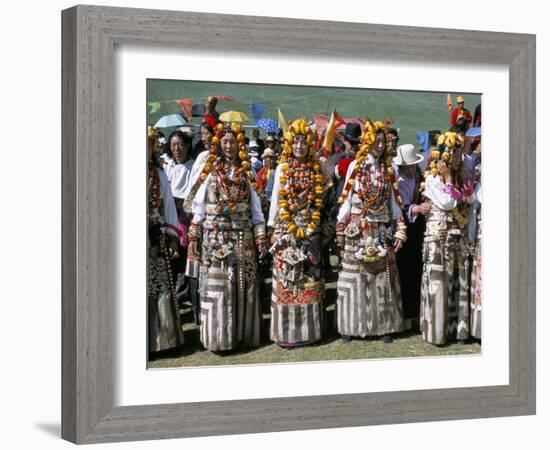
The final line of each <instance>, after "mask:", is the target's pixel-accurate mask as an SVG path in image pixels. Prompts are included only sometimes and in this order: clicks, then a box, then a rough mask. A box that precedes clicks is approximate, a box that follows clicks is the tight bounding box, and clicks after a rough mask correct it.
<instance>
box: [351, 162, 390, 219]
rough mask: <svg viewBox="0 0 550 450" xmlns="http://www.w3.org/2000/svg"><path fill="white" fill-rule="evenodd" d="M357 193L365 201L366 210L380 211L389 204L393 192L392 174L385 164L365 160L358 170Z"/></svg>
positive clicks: (364, 207)
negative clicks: (389, 173) (378, 164)
mask: <svg viewBox="0 0 550 450" xmlns="http://www.w3.org/2000/svg"><path fill="white" fill-rule="evenodd" d="M357 182H358V183H357V184H358V187H357V190H356V192H357V195H359V197H360V198H361V200H362V202H363V209H364V211H365V212H371V213H375V214H377V213H380V212H382V211H383V209H384V207H385V206H386V205H387V204H388V200H389V198H390V192H391V189H390V187H391V181H390V176H389V175H388V174H387V173H386V168H385V164H384V163H381V164H380V166H379V167H376V166H375V165H374V164H370V163H369V162H368V161H366V160H365V161H363V162H362V163H361V164H359V168H358V170H357Z"/></svg>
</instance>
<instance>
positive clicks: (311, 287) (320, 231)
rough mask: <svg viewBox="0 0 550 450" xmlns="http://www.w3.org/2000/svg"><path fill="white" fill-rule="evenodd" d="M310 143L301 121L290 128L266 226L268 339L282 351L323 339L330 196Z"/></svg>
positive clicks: (308, 130)
mask: <svg viewBox="0 0 550 450" xmlns="http://www.w3.org/2000/svg"><path fill="white" fill-rule="evenodd" d="M314 137H315V132H314V131H313V130H312V129H311V128H310V127H309V126H308V124H307V123H306V122H305V120H304V119H297V120H295V121H294V122H292V124H291V125H290V126H289V129H288V132H287V133H286V134H285V140H284V144H283V151H282V155H281V159H280V161H279V165H278V166H277V170H276V172H275V182H274V186H273V194H272V199H271V208H270V212H269V220H268V226H269V227H270V229H272V230H273V234H272V240H271V242H272V244H273V245H272V247H271V253H272V254H273V278H272V279H273V286H272V295H271V331H270V336H271V339H272V340H273V341H274V342H275V343H276V344H277V345H279V346H280V347H285V348H293V347H297V346H302V345H305V344H311V343H314V342H317V341H319V340H321V338H322V337H323V327H324V308H323V299H324V294H325V288H324V280H323V267H322V258H321V254H322V246H323V244H324V243H325V242H326V240H327V239H326V233H327V232H328V233H330V231H329V230H330V221H329V220H327V217H326V213H325V211H326V210H327V209H328V208H326V206H327V205H326V204H325V203H326V201H325V200H326V199H327V198H330V192H332V191H330V189H327V180H326V177H325V176H324V175H323V172H322V170H321V165H320V163H319V160H318V158H317V156H316V152H315V147H314ZM335 203H336V202H335V201H333V204H335ZM332 229H333V228H332ZM330 234H331V237H332V233H330Z"/></svg>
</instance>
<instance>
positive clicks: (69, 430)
mask: <svg viewBox="0 0 550 450" xmlns="http://www.w3.org/2000/svg"><path fill="white" fill-rule="evenodd" d="M243 29H246V30H247V32H243ZM205 30H210V31H209V32H205ZM62 32H63V40H62V54H63V55H62V81H63V88H62V107H63V111H62V122H63V130H62V147H63V148H62V151H63V155H62V166H63V167H62V207H63V218H62V233H63V245H62V270H63V272H62V273H63V280H62V314H63V318H62V326H63V331H62V346H63V348H62V366H63V367H62V437H63V438H64V439H67V440H70V441H72V442H76V443H96V442H113V441H131V440H142V439H160V438H178V437H192V436H211V435H222V434H237V433H261V432H273V431H285V430H304V429H317V428H335V427H352V426H364V425H374V424H389V423H404V422H423V421H435V420H452V419H466V418H481V417H497V416H512V415H527V414H534V413H535V403H536V402H535V392H536V387H535V263H536V260H535V214H536V210H535V140H536V137H535V36H534V35H527V34H509V33H494V32H482V31H465V30H449V29H435V28H416V27H405V26H389V25H370V24H360V23H342V22H327V21H308V20H297V19H281V18H270V17H246V16H232V15H219V14H203V13H188V12H174V11H158V10H145V9H126V8H109V7H96V6H75V7H73V8H70V9H67V10H65V11H63V12H62ZM252 36H253V38H252ZM327 36H330V39H327V38H326V37H327ZM117 44H146V45H155V46H161V47H164V48H167V47H178V48H182V49H195V50H211V49H224V50H227V51H233V52H244V53H246V52H251V51H253V52H261V53H279V54H292V55H300V54H302V53H306V52H307V54H308V55H316V56H323V57H326V58H342V57H345V58H352V59H358V60H360V59H361V58H365V57H369V58H384V59H388V58H391V59H394V60H417V61H427V62H439V63H441V62H443V63H444V62H447V61H452V62H455V63H456V62H464V63H468V64H504V65H506V66H508V68H509V77H510V78H509V83H510V108H509V111H510V130H509V133H510V192H509V208H510V223H509V230H510V238H509V244H510V255H509V256H510V279H509V280H508V283H509V292H510V298H509V305H510V309H509V313H510V323H509V326H510V334H509V336H510V341H509V351H510V359H509V360H510V379H509V384H508V385H502V386H488V387H469V388H451V389H433V390H422V391H418V390H417V391H404V392H381V393H364V394H345V395H326V396H309V397H299V398H293V397H287V398H276V399H262V400H237V401H214V402H198V403H181V404H163V405H139V406H120V407H115V406H114V403H113V379H114V374H113V361H112V357H113V348H112V340H113V336H114V332H113V327H114V324H113V311H114V301H115V298H114V284H115V280H114V274H115V273H116V270H115V266H114V261H113V248H114V245H113V244H114V239H115V236H113V230H114V229H115V227H114V223H113V207H114V192H113V189H114V182H113V176H114V169H113V167H114V166H113V162H114V158H115V152H116V151H117V150H116V148H114V139H113V136H114V123H115V120H114V113H113V102H114V98H115V95H114V87H113V85H114V68H113V54H114V51H115V45H117ZM182 76H184V75H183V74H182Z"/></svg>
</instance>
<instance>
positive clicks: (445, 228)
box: [420, 132, 473, 345]
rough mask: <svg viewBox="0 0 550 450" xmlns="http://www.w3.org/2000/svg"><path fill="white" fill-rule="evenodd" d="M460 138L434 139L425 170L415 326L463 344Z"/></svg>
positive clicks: (438, 341) (467, 191) (465, 301)
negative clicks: (425, 208) (417, 320)
mask: <svg viewBox="0 0 550 450" xmlns="http://www.w3.org/2000/svg"><path fill="white" fill-rule="evenodd" d="M462 142H463V138H462V137H460V136H458V135H457V134H456V133H451V132H446V133H445V134H442V135H441V136H440V137H439V139H438V145H439V146H440V149H439V150H435V151H432V153H431V155H430V161H429V164H430V165H429V168H428V171H427V172H426V173H425V179H426V181H425V188H424V193H423V194H424V197H425V199H426V200H427V201H428V202H429V204H430V212H429V213H428V215H427V216H426V232H425V235H424V248H423V272H422V286H421V298H420V302H421V303H420V330H421V332H422V337H423V338H424V340H425V341H427V342H429V343H430V344H434V345H444V344H446V343H447V342H448V341H458V342H460V343H463V342H464V341H465V340H466V339H468V337H469V334H470V304H469V297H468V286H469V280H468V275H469V252H468V244H467V240H466V225H467V223H468V216H467V214H468V203H469V202H470V201H471V199H472V191H473V190H472V186H471V183H470V182H469V181H466V182H464V181H463V180H464V173H463V166H462V151H461V146H462Z"/></svg>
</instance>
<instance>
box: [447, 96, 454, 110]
mask: <svg viewBox="0 0 550 450" xmlns="http://www.w3.org/2000/svg"><path fill="white" fill-rule="evenodd" d="M447 108H449V111H452V110H453V98H452V97H451V94H447Z"/></svg>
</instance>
